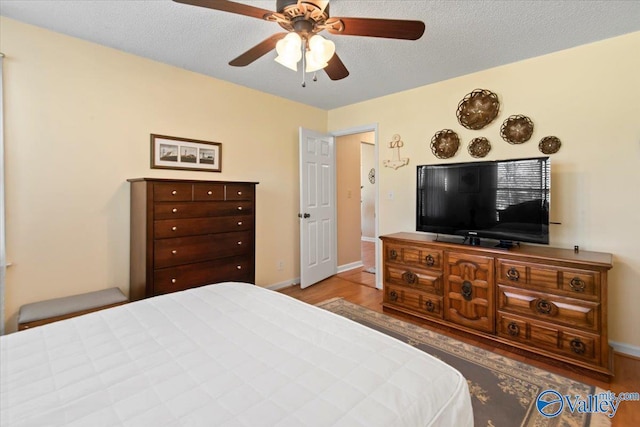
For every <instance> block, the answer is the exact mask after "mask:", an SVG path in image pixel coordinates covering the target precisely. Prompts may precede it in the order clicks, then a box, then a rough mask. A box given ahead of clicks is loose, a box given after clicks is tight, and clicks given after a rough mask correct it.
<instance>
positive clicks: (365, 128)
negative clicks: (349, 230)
mask: <svg viewBox="0 0 640 427" xmlns="http://www.w3.org/2000/svg"><path fill="white" fill-rule="evenodd" d="M365 132H373V142H374V159H375V160H374V161H375V168H376V182H375V184H374V190H373V191H374V194H375V208H374V215H375V218H374V228H375V236H374V237H375V240H376V241H375V263H376V288H377V289H382V270H381V268H382V262H381V260H382V256H381V255H382V243H381V241H380V239H379V238H378V237H379V236H380V231H379V228H378V227H379V218H380V213H379V209H380V186H379V181H380V158H379V153H380V146H379V143H378V142H379V141H378V124H377V123H372V124H367V125H362V126H356V127H352V128H347V129H341V130H337V131H332V132H331V131H330V132H328V134H329V135H331V136H333V137H334V138H336V140H335V144H334V147H335V146H336V145H337V144H338V139H337V137H340V136H346V135H353V134H356V133H365ZM337 161H338V159H337V158H336V162H337ZM337 184H338V183H337V182H336V185H337ZM333 196H334V200H336V201H337V194H336V193H334V195H333ZM335 239H336V242H337V239H338V232H337V229H336V235H335ZM336 255H337V254H336ZM336 261H337V257H336Z"/></svg>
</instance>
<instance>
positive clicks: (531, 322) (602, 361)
mask: <svg viewBox="0 0 640 427" xmlns="http://www.w3.org/2000/svg"><path fill="white" fill-rule="evenodd" d="M381 239H382V241H383V254H384V255H383V257H384V258H383V263H384V266H383V272H384V277H383V283H384V296H383V307H384V308H385V309H393V310H396V311H401V312H403V313H405V314H409V315H412V316H416V317H420V318H422V319H426V320H430V321H433V322H436V323H439V324H442V325H446V326H448V327H452V328H454V329H458V330H462V331H464V332H467V333H471V334H473V335H475V336H476V337H480V338H482V339H486V340H491V341H494V342H499V343H502V344H506V345H508V346H510V347H513V348H517V349H522V350H526V351H528V352H530V353H535V354H536V355H539V356H543V357H545V358H549V359H554V360H556V361H561V362H563V363H566V364H568V365H570V366H573V367H575V368H578V369H580V370H581V371H584V372H585V373H586V374H589V375H591V376H593V377H596V378H600V379H605V380H606V379H608V378H610V377H611V376H612V375H613V366H612V360H613V357H612V356H613V355H612V352H611V351H610V348H609V342H608V334H607V272H608V270H609V269H611V268H612V256H611V254H607V253H600V252H588V251H579V252H576V251H573V250H567V249H557V248H550V247H541V246H532V245H528V246H519V247H514V248H511V249H509V250H505V249H498V248H486V247H477V246H468V245H461V244H456V243H446V242H438V241H434V240H433V239H432V238H431V237H429V236H427V235H423V234H418V233H396V234H392V235H388V236H382V237H381Z"/></svg>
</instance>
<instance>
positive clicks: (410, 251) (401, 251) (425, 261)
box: [385, 244, 442, 271]
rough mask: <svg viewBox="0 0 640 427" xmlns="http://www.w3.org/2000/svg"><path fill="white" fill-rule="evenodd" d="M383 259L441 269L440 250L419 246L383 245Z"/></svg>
mask: <svg viewBox="0 0 640 427" xmlns="http://www.w3.org/2000/svg"><path fill="white" fill-rule="evenodd" d="M385 248H386V250H385V261H387V262H393V263H401V264H404V265H407V266H416V267H421V268H428V269H432V270H438V271H442V251H441V250H438V249H432V248H425V247H420V246H406V245H395V244H388V245H385Z"/></svg>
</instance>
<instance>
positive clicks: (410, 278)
mask: <svg viewBox="0 0 640 427" xmlns="http://www.w3.org/2000/svg"><path fill="white" fill-rule="evenodd" d="M402 280H404V282H405V283H408V284H410V285H413V284H414V283H416V282H417V281H418V276H417V275H416V274H415V273H414V272H412V271H405V272H404V273H402Z"/></svg>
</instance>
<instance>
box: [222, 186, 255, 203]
mask: <svg viewBox="0 0 640 427" xmlns="http://www.w3.org/2000/svg"><path fill="white" fill-rule="evenodd" d="M254 189H255V187H254V186H253V185H247V184H227V185H226V200H253V193H254Z"/></svg>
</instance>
